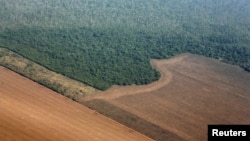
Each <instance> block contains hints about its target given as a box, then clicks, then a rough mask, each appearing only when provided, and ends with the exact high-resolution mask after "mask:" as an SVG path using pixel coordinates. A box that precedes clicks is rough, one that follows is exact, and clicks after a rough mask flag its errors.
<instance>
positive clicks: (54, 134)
mask: <svg viewBox="0 0 250 141" xmlns="http://www.w3.org/2000/svg"><path fill="white" fill-rule="evenodd" d="M0 107H1V108H0V140H1V141H13V140H15V141H83V140H84V141H114V140H115V141H150V140H151V139H150V138H148V137H146V136H144V135H142V134H140V133H138V132H136V131H134V130H132V129H130V128H127V127H126V126H124V125H121V124H120V123H118V122H115V121H113V120H111V119H109V118H107V117H105V116H103V115H101V114H98V113H96V112H95V111H92V110H90V109H88V108H86V107H84V106H83V105H80V104H78V103H76V102H74V101H72V100H70V99H68V98H66V97H64V96H62V95H60V94H58V93H55V92H54V91H52V90H50V89H48V88H45V87H44V86H41V85H39V84H37V83H35V82H33V81H31V80H29V79H27V78H25V77H22V76H20V75H19V74H17V73H14V72H12V71H10V70H8V69H6V68H4V67H0Z"/></svg>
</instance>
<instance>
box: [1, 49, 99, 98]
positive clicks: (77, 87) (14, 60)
mask: <svg viewBox="0 0 250 141" xmlns="http://www.w3.org/2000/svg"><path fill="white" fill-rule="evenodd" d="M0 65H2V66H4V67H6V68H8V69H10V70H13V71H15V72H17V73H19V74H21V75H23V76H25V77H28V78H29V79H31V80H33V81H35V82H38V83H39V84H42V85H44V86H46V87H48V88H50V89H52V90H54V91H56V92H58V93H60V94H62V95H64V96H67V97H68V98H71V99H73V100H78V98H79V97H81V96H86V95H91V94H93V93H96V92H97V90H96V89H94V88H92V87H89V86H87V85H84V84H82V83H80V82H78V81H74V80H72V79H69V78H67V77H65V76H62V75H60V74H57V73H55V72H52V71H50V70H48V69H46V68H44V67H42V66H40V65H38V64H36V63H34V62H32V61H30V60H27V59H25V58H24V57H22V56H20V55H18V54H16V53H14V52H11V51H9V50H7V49H4V48H0Z"/></svg>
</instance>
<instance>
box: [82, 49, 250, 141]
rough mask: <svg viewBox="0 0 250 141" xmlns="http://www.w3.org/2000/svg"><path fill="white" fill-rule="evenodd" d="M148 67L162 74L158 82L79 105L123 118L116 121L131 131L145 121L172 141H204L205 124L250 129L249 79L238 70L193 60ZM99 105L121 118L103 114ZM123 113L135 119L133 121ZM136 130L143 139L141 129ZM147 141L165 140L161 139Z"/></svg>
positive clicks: (185, 58)
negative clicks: (167, 135)
mask: <svg viewBox="0 0 250 141" xmlns="http://www.w3.org/2000/svg"><path fill="white" fill-rule="evenodd" d="M152 65H154V67H156V68H157V69H158V70H159V71H160V72H161V76H162V77H161V79H160V80H159V81H158V82H154V83H152V84H149V85H145V86H126V87H121V86H115V87H113V88H111V89H110V90H108V91H105V92H103V93H99V94H97V95H94V96H90V97H88V98H86V99H85V101H84V100H83V103H84V104H85V105H87V106H89V107H91V108H93V109H96V110H97V111H99V112H101V113H103V114H104V115H108V116H110V117H114V119H117V118H116V117H117V116H118V115H119V117H122V115H126V116H127V118H124V119H119V120H120V122H122V123H126V125H127V126H129V127H133V126H134V124H137V120H141V119H143V120H146V121H147V122H150V123H152V124H153V125H155V126H158V127H160V128H162V129H164V130H165V131H167V133H169V134H171V137H173V138H174V136H172V134H174V135H176V136H178V137H180V138H181V139H182V140H188V141H206V140H207V125H208V124H249V123H250V87H249V84H250V74H249V73H247V72H245V71H244V70H242V69H241V68H239V67H237V66H232V65H228V64H225V63H222V62H219V61H218V60H215V59H210V58H206V57H202V56H197V55H191V54H182V55H179V56H176V57H174V58H172V59H169V60H153V61H152ZM103 105H112V106H113V107H117V108H120V109H122V110H123V112H120V113H117V112H112V111H107V109H105V107H104V106H103ZM102 107H103V108H102ZM102 109H105V110H102ZM120 111H121V110H120ZM124 111H125V112H127V113H130V114H132V115H135V116H136V117H137V118H136V120H135V118H134V117H133V118H130V117H129V115H128V114H127V113H125V112H124ZM131 119H133V120H131ZM137 126H138V128H137V130H138V131H140V132H142V133H144V130H145V127H140V125H139V124H137ZM133 128H134V127H133ZM148 128H149V129H150V128H151V125H148ZM152 132H153V131H152ZM165 133H166V132H165ZM149 136H150V137H152V138H155V139H159V140H162V141H164V140H165V139H164V138H158V136H159V135H157V136H155V135H153V134H152V135H149ZM173 140H174V139H173Z"/></svg>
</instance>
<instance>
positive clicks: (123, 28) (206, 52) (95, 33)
mask: <svg viewBox="0 0 250 141" xmlns="http://www.w3.org/2000/svg"><path fill="white" fill-rule="evenodd" d="M38 7H39V8H38ZM0 11H1V12H0V18H1V21H0V46H1V47H5V48H8V49H10V50H12V51H14V52H16V53H18V54H20V55H22V56H24V57H26V58H28V59H30V60H32V61H34V62H36V63H38V64H40V65H42V66H45V67H46V68H48V69H50V70H52V71H55V72H57V73H60V74H63V75H65V76H67V77H69V78H73V79H75V80H78V81H81V82H84V83H85V84H88V85H90V86H92V87H94V88H97V89H100V90H106V89H108V88H110V87H111V86H112V85H132V84H136V85H143V84H149V83H151V82H153V81H156V80H158V79H159V78H160V74H159V73H158V72H157V71H156V70H155V69H154V68H152V66H151V65H150V59H169V58H171V57H173V56H175V55H178V54H181V53H193V54H198V55H203V56H207V57H211V58H216V59H219V60H221V61H223V62H226V63H229V64H234V65H238V66H240V67H242V68H244V69H245V70H246V71H249V70H250V47H249V45H250V34H249V33H250V17H249V15H250V4H249V0H240V1H235V0H220V1H216V2H214V1H213V0H209V1H206V2H204V0H185V1H184V0H182V1H175V0H154V1H152V0H130V1H128V0H95V1H93V0H74V1H69V0H61V1H56V0H53V1H52V0H43V1H41V0H12V1H4V0H2V1H0Z"/></svg>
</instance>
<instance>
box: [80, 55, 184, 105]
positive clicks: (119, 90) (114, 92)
mask: <svg viewBox="0 0 250 141" xmlns="http://www.w3.org/2000/svg"><path fill="white" fill-rule="evenodd" d="M186 57H187V56H186V55H185V54H184V55H181V56H176V57H174V58H172V59H168V60H157V59H152V60H151V61H150V62H151V64H152V66H153V67H154V68H156V69H157V70H158V71H159V72H160V74H161V78H160V79H159V80H158V81H155V82H153V83H151V84H148V85H141V86H138V85H132V86H117V85H115V86H112V87H111V88H110V89H108V90H107V91H104V92H99V93H97V94H95V95H93V96H88V97H86V98H84V100H87V101H88V100H93V99H105V100H112V99H116V98H119V97H121V96H125V95H126V96H127V95H135V94H142V93H147V92H152V91H155V90H158V89H160V88H162V87H164V86H166V85H167V84H169V83H170V81H171V80H172V78H173V74H172V73H171V72H170V71H169V70H168V69H167V68H166V66H165V65H167V64H172V63H176V62H179V61H181V60H183V59H184V58H186Z"/></svg>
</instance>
